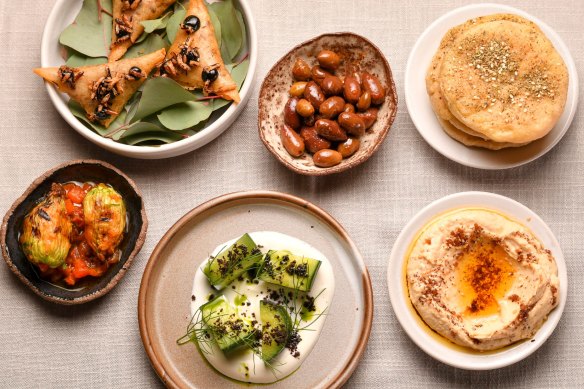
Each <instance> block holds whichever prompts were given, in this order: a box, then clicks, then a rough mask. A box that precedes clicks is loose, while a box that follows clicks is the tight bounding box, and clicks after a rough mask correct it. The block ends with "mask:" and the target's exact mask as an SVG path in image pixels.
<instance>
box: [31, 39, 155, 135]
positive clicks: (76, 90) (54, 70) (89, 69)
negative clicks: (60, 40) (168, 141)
mask: <svg viewBox="0 0 584 389" xmlns="http://www.w3.org/2000/svg"><path fill="white" fill-rule="evenodd" d="M165 52H166V51H165V50H164V49H160V50H158V51H155V52H154V53H151V54H148V55H144V56H142V57H138V58H129V59H124V60H121V61H117V62H110V63H107V64H102V65H94V66H80V67H78V68H71V67H68V66H65V65H63V66H61V67H51V68H37V69H34V72H35V73H36V74H38V75H39V76H41V77H42V78H44V79H45V80H46V81H49V82H52V83H53V84H55V85H56V86H57V88H58V89H59V91H61V92H63V93H67V94H68V95H69V96H70V97H71V98H72V99H73V100H75V101H77V102H78V103H79V104H81V106H82V107H83V109H85V112H87V117H88V118H89V120H91V121H92V122H95V123H99V124H101V125H103V126H104V127H108V126H109V125H110V124H111V122H112V121H113V120H114V119H115V118H116V117H117V116H118V115H119V113H120V112H121V111H122V110H123V109H124V106H125V105H126V103H127V102H128V100H129V99H130V98H131V97H132V95H133V94H134V93H135V92H136V91H137V90H138V88H140V85H142V84H143V83H144V81H146V78H147V77H148V74H149V73H150V72H151V71H152V69H154V68H155V67H156V66H157V65H158V64H160V63H161V62H162V61H163V60H164V56H165Z"/></svg>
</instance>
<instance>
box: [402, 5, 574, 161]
mask: <svg viewBox="0 0 584 389" xmlns="http://www.w3.org/2000/svg"><path fill="white" fill-rule="evenodd" d="M495 13H511V14H516V15H519V16H523V17H524V18H527V19H529V20H531V21H533V22H534V23H536V24H537V25H538V26H539V27H540V28H541V29H542V31H543V32H544V33H545V34H546V35H547V37H548V38H549V39H550V40H551V42H552V43H553V44H554V46H555V48H556V50H557V51H558V52H559V53H560V55H561V56H562V58H563V59H564V62H565V63H566V66H567V67H568V74H569V78H570V81H569V87H568V97H567V101H566V107H565V108H564V113H563V114H562V116H561V117H560V119H559V120H558V122H557V124H556V126H555V127H554V128H553V129H552V130H551V131H550V133H549V134H548V135H546V136H545V137H543V138H542V139H539V140H537V141H535V142H532V143H530V144H528V145H526V146H524V147H519V148H511V149H503V150H498V151H493V150H487V149H481V148H477V147H468V146H465V145H463V144H462V143H460V142H457V141H455V140H454V139H452V138H451V137H450V136H448V135H447V134H446V133H445V132H444V130H442V127H441V126H440V123H439V122H438V119H437V118H436V115H435V114H434V111H433V110H432V105H431V104H430V99H429V97H428V93H427V92H426V80H425V78H426V72H427V70H428V67H429V66H430V62H431V61H432V57H433V56H434V54H435V53H436V50H438V47H439V45H440V41H441V40H442V37H443V36H444V34H446V32H447V31H448V30H449V29H451V28H452V27H454V26H457V25H459V24H462V23H464V22H466V21H467V20H469V19H472V18H475V17H479V16H484V15H490V14H495ZM405 96H406V105H407V107H408V112H409V114H410V116H411V118H412V120H413V122H414V124H415V126H416V128H417V129H418V131H419V132H420V135H422V137H423V138H424V139H425V140H426V142H428V144H429V145H430V146H432V147H433V148H434V149H435V150H436V151H438V152H439V153H440V154H442V155H443V156H445V157H446V158H449V159H451V160H453V161H455V162H458V163H460V164H462V165H466V166H470V167H474V168H478V169H491V170H496V169H508V168H512V167H516V166H520V165H523V164H526V163H528V162H531V161H533V160H535V159H536V158H539V157H541V156H542V155H544V154H545V153H547V152H548V151H550V150H551V149H552V148H553V147H554V146H555V145H556V144H557V143H558V142H559V141H560V139H562V137H563V136H564V134H565V133H566V131H567V130H568V127H570V124H571V123H572V120H573V118H574V114H575V113H576V107H577V105H578V74H577V73H576V65H575V63H574V59H573V58H572V56H571V55H570V52H569V51H568V48H567V47H566V45H565V44H564V42H563V41H562V39H561V38H560V36H559V35H558V34H557V33H556V32H555V31H554V30H552V29H551V28H550V27H549V26H548V25H547V24H545V23H544V22H542V21H541V20H539V19H537V18H535V17H533V16H531V15H530V14H528V13H527V12H524V11H521V10H518V9H516V8H513V7H509V6H506V5H500V4H473V5H468V6H466V7H461V8H457V9H454V10H452V11H450V12H449V13H447V14H445V15H443V16H442V17H440V18H438V19H437V20H436V21H435V22H434V23H432V24H431V25H430V26H429V27H428V28H427V29H426V31H424V33H423V34H422V35H421V36H420V38H419V39H418V41H417V42H416V44H415V45H414V47H413V49H412V51H411V53H410V56H409V58H408V63H407V65H406V75H405Z"/></svg>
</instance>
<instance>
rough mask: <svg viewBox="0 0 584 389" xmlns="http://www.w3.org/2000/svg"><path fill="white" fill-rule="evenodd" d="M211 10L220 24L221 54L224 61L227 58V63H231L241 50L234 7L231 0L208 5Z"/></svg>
mask: <svg viewBox="0 0 584 389" xmlns="http://www.w3.org/2000/svg"><path fill="white" fill-rule="evenodd" d="M209 7H210V8H212V9H213V11H214V12H215V14H216V15H217V18H218V19H219V22H220V23H221V39H222V42H223V43H222V44H221V54H222V56H224V58H223V59H224V60H225V59H226V58H225V56H227V62H231V61H232V60H233V58H235V57H236V56H237V53H238V52H239V50H240V48H241V43H242V39H243V37H242V35H241V28H240V25H239V20H237V14H236V13H235V7H234V6H233V1H232V0H225V1H220V2H215V3H212V4H209Z"/></svg>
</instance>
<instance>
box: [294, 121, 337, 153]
mask: <svg viewBox="0 0 584 389" xmlns="http://www.w3.org/2000/svg"><path fill="white" fill-rule="evenodd" d="M300 136H301V137H302V139H303V140H304V145H305V146H306V149H307V150H308V151H310V152H311V153H313V154H314V153H316V152H317V151H319V150H322V149H328V148H330V147H331V142H329V141H328V140H326V139H323V138H321V137H320V136H318V134H317V132H316V130H315V129H314V127H302V130H300Z"/></svg>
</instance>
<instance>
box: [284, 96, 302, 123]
mask: <svg viewBox="0 0 584 389" xmlns="http://www.w3.org/2000/svg"><path fill="white" fill-rule="evenodd" d="M297 104H298V97H290V98H289V99H288V101H287V102H286V105H285V106H284V123H286V124H287V125H289V126H290V127H292V128H293V129H295V130H297V129H299V128H300V126H301V125H302V122H301V121H300V116H299V115H298V113H296V105H297Z"/></svg>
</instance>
